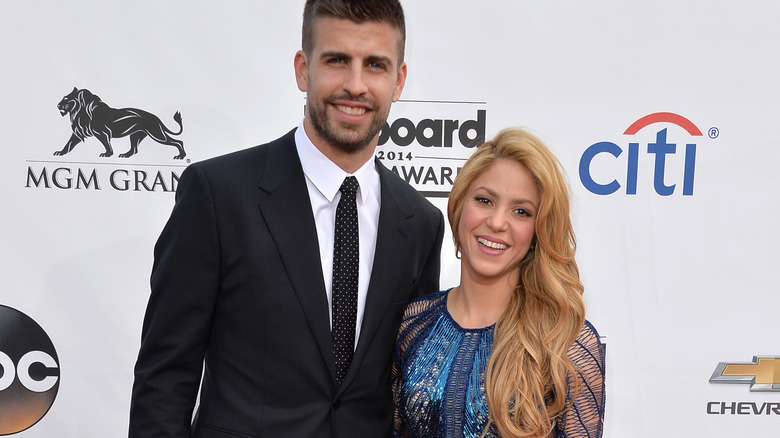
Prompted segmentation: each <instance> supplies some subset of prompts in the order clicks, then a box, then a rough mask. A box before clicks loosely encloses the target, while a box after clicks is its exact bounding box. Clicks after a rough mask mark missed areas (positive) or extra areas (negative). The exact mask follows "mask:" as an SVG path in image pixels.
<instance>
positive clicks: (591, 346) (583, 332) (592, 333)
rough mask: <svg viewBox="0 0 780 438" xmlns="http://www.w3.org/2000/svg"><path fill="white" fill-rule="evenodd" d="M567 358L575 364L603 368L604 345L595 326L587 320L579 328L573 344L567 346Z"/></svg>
mask: <svg viewBox="0 0 780 438" xmlns="http://www.w3.org/2000/svg"><path fill="white" fill-rule="evenodd" d="M568 355H569V358H570V359H571V360H572V362H573V363H574V364H575V365H577V366H580V367H582V366H585V365H586V364H590V366H595V367H597V368H600V369H601V371H602V374H603V369H604V346H603V345H602V343H601V337H600V336H599V333H598V331H597V330H596V327H595V326H594V325H593V324H592V323H591V322H590V321H588V320H585V323H584V324H583V325H582V328H580V333H579V335H577V339H576V340H575V341H574V344H573V345H572V346H571V347H570V348H569V352H568Z"/></svg>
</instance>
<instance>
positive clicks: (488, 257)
mask: <svg viewBox="0 0 780 438" xmlns="http://www.w3.org/2000/svg"><path fill="white" fill-rule="evenodd" d="M539 201H540V199H539V190H538V189H537V187H536V181H534V178H533V177H532V176H531V173H530V172H528V169H526V168H525V166H523V165H522V164H520V163H517V162H515V161H512V160H508V159H499V160H497V161H496V162H494V163H493V164H491V165H490V166H488V167H487V168H486V169H485V171H484V172H483V173H482V175H480V176H479V177H477V178H476V179H475V180H474V181H473V182H472V183H471V185H470V186H469V188H468V190H467V191H466V198H465V200H464V202H463V212H462V214H461V217H460V223H459V227H458V238H459V240H460V246H461V248H460V250H461V254H462V258H461V276H462V278H463V279H471V280H474V281H478V282H480V283H495V282H497V281H507V282H508V283H509V284H510V285H511V286H512V287H514V286H515V285H517V281H518V277H519V275H520V272H519V270H518V265H519V263H520V261H521V260H523V258H524V257H525V255H526V254H527V253H528V250H529V248H530V246H531V242H532V241H533V238H534V229H535V228H534V227H535V223H536V214H537V212H538V208H539Z"/></svg>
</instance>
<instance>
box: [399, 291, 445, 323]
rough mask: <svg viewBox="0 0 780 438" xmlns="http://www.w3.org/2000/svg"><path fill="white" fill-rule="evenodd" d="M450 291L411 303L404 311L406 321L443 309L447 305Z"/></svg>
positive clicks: (420, 298)
mask: <svg viewBox="0 0 780 438" xmlns="http://www.w3.org/2000/svg"><path fill="white" fill-rule="evenodd" d="M449 291H450V290H449V289H447V290H440V291H438V292H434V293H430V294H428V295H423V296H421V297H417V298H414V299H412V300H411V301H409V303H408V304H407V305H406V310H405V311H404V319H409V318H416V317H419V316H420V315H422V314H427V313H430V312H431V311H434V310H437V309H440V308H442V306H444V305H446V303H447V294H448V293H449Z"/></svg>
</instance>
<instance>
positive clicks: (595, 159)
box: [579, 112, 717, 196]
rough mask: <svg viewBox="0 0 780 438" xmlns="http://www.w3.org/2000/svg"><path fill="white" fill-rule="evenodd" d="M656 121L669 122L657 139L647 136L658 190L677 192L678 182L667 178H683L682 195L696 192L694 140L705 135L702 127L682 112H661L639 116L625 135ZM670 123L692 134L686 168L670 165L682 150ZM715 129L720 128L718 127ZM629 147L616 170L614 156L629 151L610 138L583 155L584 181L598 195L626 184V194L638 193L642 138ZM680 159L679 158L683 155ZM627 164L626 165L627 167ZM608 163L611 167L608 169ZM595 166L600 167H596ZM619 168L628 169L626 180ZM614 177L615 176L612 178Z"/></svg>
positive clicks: (686, 150) (664, 193)
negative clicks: (675, 139)
mask: <svg viewBox="0 0 780 438" xmlns="http://www.w3.org/2000/svg"><path fill="white" fill-rule="evenodd" d="M655 124H665V125H667V126H666V127H663V128H662V129H659V130H658V131H656V132H655V139H654V140H652V139H648V140H647V148H646V149H645V153H646V154H647V155H650V156H652V160H653V170H652V173H653V176H652V180H653V188H654V189H655V192H656V193H657V194H659V195H661V196H669V195H672V194H674V193H675V190H676V188H677V183H674V184H667V182H666V181H667V179H669V180H676V181H678V182H679V181H680V179H682V195H683V196H692V195H693V183H694V173H695V170H696V143H695V142H694V141H693V140H695V138H696V137H702V132H701V130H700V129H699V128H698V127H697V126H696V125H695V124H693V122H691V121H690V120H688V119H686V118H685V117H683V116H681V115H679V114H675V113H669V112H659V113H653V114H648V115H646V116H644V117H641V118H639V119H638V120H637V121H635V122H634V123H632V124H631V125H630V126H629V127H628V128H627V129H626V130H625V131H624V132H623V135H629V136H635V137H634V140H636V138H637V137H636V136H637V134H639V132H640V131H641V130H642V129H644V128H646V127H648V126H651V125H655ZM668 125H673V126H676V127H679V128H682V129H683V130H684V131H685V133H686V134H687V136H689V138H688V139H687V140H686V143H685V148H684V150H682V151H680V152H681V153H682V163H681V164H682V166H681V167H682V169H681V170H682V172H679V169H676V168H675V167H674V166H673V165H670V161H673V159H674V158H676V157H675V154H677V153H678V150H677V143H676V142H673V140H672V138H670V133H669V131H668V129H669V127H668ZM712 129H713V130H711V133H714V132H717V130H716V128H712ZM712 136H716V134H711V137H712ZM627 149H628V155H627V157H626V161H625V164H622V163H620V164H618V166H619V167H618V168H617V170H616V169H615V167H614V165H615V163H613V162H611V161H612V158H618V157H620V156H621V155H622V154H623V152H625V150H624V148H622V147H620V146H619V145H617V144H615V143H613V142H609V141H602V142H598V143H595V144H592V145H591V146H589V147H588V148H587V149H586V150H585V152H584V153H583V154H582V157H581V158H580V165H579V174H580V181H582V185H583V186H585V188H586V189H588V190H589V191H590V192H591V193H595V194H597V195H611V194H613V193H616V192H617V191H618V190H620V189H621V188H623V187H624V186H625V188H624V191H625V194H627V195H636V194H637V186H638V182H639V181H640V175H639V173H640V172H639V170H640V165H639V164H640V156H641V154H642V152H641V149H640V142H639V141H629V143H628V148H627ZM681 149H682V148H681ZM676 161H679V158H678V159H677V160H676ZM623 166H625V169H624V170H623ZM605 167H606V168H607V170H604V168H605ZM594 169H598V170H595V171H594ZM670 169H675V170H677V171H676V173H675V172H672V171H670ZM667 171H669V172H667ZM618 172H625V179H623V184H621V183H620V182H618V178H616V177H615V175H616V174H617V173H618ZM680 173H682V175H680ZM680 177H682V178H680ZM610 178H614V179H612V180H611V181H610Z"/></svg>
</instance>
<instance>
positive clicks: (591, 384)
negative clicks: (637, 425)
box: [556, 321, 606, 438]
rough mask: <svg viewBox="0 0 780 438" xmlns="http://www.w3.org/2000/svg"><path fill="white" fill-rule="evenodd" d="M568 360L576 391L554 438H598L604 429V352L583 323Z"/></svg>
mask: <svg viewBox="0 0 780 438" xmlns="http://www.w3.org/2000/svg"><path fill="white" fill-rule="evenodd" d="M568 355H569V358H570V359H571V361H572V363H573V364H574V366H575V367H576V368H577V370H578V377H579V390H578V391H577V392H575V394H574V395H575V398H574V400H573V401H572V405H571V407H569V409H568V410H567V411H566V412H564V414H563V416H562V418H561V419H560V421H559V425H558V428H557V429H558V430H557V433H556V437H557V438H600V437H601V434H602V432H603V426H604V402H605V396H606V391H605V387H604V352H603V350H602V348H601V342H600V341H599V335H598V333H597V332H596V329H595V328H594V327H593V325H591V323H590V322H588V321H585V325H583V326H582V330H580V334H579V336H578V337H577V340H576V341H575V342H574V344H573V345H572V346H571V348H569V351H568Z"/></svg>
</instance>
